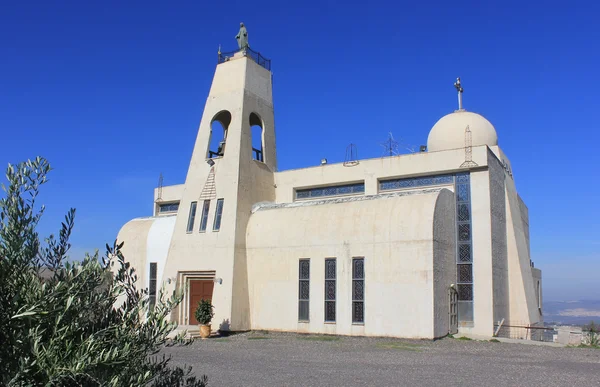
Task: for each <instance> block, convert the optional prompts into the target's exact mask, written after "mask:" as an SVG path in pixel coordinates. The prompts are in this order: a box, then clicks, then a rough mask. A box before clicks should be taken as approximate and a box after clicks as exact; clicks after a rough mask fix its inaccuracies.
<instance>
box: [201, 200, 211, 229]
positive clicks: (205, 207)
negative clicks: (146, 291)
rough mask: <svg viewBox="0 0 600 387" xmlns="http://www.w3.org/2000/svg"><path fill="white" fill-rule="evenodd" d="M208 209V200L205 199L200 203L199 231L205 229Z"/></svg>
mask: <svg viewBox="0 0 600 387" xmlns="http://www.w3.org/2000/svg"><path fill="white" fill-rule="evenodd" d="M209 209H210V200H205V201H204V204H203V205H202V218H201V219H200V232H204V231H206V225H207V223H208V210H209Z"/></svg>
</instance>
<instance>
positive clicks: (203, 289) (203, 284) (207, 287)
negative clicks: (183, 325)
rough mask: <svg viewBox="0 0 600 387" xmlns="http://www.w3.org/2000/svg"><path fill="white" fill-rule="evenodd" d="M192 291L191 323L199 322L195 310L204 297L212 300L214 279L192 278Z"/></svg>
mask: <svg viewBox="0 0 600 387" xmlns="http://www.w3.org/2000/svg"><path fill="white" fill-rule="evenodd" d="M189 284H190V287H189V289H190V293H189V300H190V301H189V311H190V312H189V313H190V315H189V316H190V325H195V324H198V321H197V320H196V317H195V316H194V312H195V311H196V308H197V307H198V302H200V300H202V299H207V300H210V301H212V294H213V287H214V285H215V282H214V281H213V280H212V279H209V280H204V279H190V282H189Z"/></svg>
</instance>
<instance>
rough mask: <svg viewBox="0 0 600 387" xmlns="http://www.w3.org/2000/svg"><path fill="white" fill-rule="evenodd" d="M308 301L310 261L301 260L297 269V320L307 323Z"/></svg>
mask: <svg viewBox="0 0 600 387" xmlns="http://www.w3.org/2000/svg"><path fill="white" fill-rule="evenodd" d="M309 299H310V260H309V259H301V260H300V265H299V269H298V320H299V321H308V304H309Z"/></svg>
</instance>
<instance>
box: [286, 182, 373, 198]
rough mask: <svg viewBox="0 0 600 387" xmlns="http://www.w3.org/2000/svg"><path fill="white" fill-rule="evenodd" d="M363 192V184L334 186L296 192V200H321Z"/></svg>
mask: <svg viewBox="0 0 600 387" xmlns="http://www.w3.org/2000/svg"><path fill="white" fill-rule="evenodd" d="M364 192H365V183H356V184H346V185H336V186H330V187H319V188H308V189H298V190H296V199H311V198H322V197H327V196H338V195H350V194H357V193H364Z"/></svg>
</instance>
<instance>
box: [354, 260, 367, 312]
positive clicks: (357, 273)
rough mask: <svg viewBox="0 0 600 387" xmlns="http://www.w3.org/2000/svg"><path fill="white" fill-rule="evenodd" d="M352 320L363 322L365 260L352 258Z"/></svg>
mask: <svg viewBox="0 0 600 387" xmlns="http://www.w3.org/2000/svg"><path fill="white" fill-rule="evenodd" d="M352 322H353V323H364V322H365V260H364V258H353V259H352Z"/></svg>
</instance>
